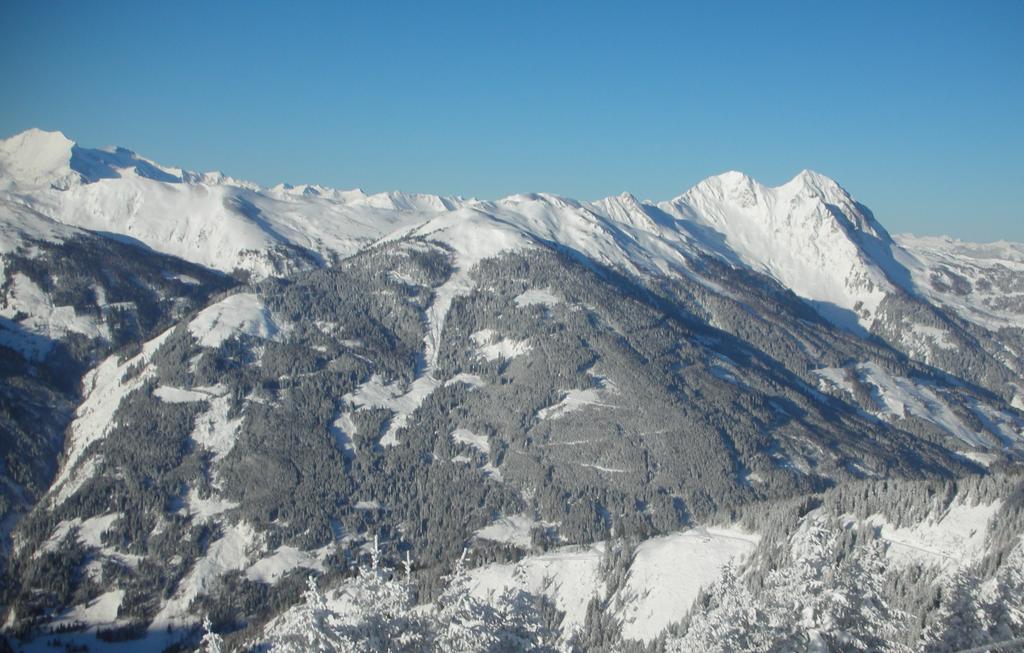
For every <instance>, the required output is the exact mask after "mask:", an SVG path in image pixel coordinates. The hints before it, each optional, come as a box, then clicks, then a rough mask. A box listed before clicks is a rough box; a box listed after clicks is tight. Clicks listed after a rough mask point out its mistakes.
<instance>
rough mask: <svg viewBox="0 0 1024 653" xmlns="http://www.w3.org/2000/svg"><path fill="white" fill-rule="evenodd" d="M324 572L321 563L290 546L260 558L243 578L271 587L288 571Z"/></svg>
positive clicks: (247, 570) (246, 571) (282, 547)
mask: <svg viewBox="0 0 1024 653" xmlns="http://www.w3.org/2000/svg"><path fill="white" fill-rule="evenodd" d="M299 567H301V568H303V569H313V570H315V571H318V572H321V573H322V572H323V571H324V566H323V563H322V562H320V561H319V560H317V559H316V558H315V557H313V556H312V555H310V554H309V553H307V552H305V551H301V550H299V549H296V548H295V547H291V546H281V547H278V549H277V550H276V551H274V552H273V553H272V554H270V555H268V556H266V557H264V558H261V559H260V560H258V561H257V562H255V563H254V564H253V565H251V566H250V567H249V568H248V569H246V570H245V577H246V578H248V579H249V580H254V581H259V582H261V583H267V584H270V585H273V584H274V583H276V582H277V581H279V580H281V577H282V576H284V575H285V574H287V573H288V572H289V571H292V570H293V569H297V568H299Z"/></svg>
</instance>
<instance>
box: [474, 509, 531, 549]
mask: <svg viewBox="0 0 1024 653" xmlns="http://www.w3.org/2000/svg"><path fill="white" fill-rule="evenodd" d="M536 524H537V522H535V521H534V520H533V519H531V518H529V517H527V516H526V515H511V516H509V517H501V518H499V519H497V520H495V521H494V523H492V524H488V525H487V526H484V527H483V528H481V529H479V530H478V531H476V533H474V534H473V535H474V536H475V537H476V538H478V539H481V540H490V541H491V542H503V543H505V544H511V545H513V546H516V547H519V548H520V549H529V548H530V545H531V543H532V539H531V537H530V531H531V530H533V527H534V526H535V525H536Z"/></svg>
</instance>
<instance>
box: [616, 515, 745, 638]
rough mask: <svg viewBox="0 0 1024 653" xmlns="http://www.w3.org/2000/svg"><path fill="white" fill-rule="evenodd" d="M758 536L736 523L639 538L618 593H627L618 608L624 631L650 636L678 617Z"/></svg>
mask: <svg viewBox="0 0 1024 653" xmlns="http://www.w3.org/2000/svg"><path fill="white" fill-rule="evenodd" d="M758 540H759V538H758V536H756V535H752V534H750V533H746V532H743V531H740V530H736V529H721V528H707V529H693V530H689V531H684V532H682V533H674V534H672V535H666V536H663V537H655V538H651V539H649V540H646V541H644V542H643V543H641V544H640V546H639V547H638V548H637V552H636V559H635V561H634V562H633V566H632V568H631V569H630V572H629V578H628V579H627V581H626V586H625V588H624V589H623V590H622V591H621V592H620V594H619V596H621V597H623V598H625V599H627V600H626V604H625V608H624V609H623V610H622V611H621V612H620V613H619V616H620V617H621V618H622V619H623V629H622V634H623V636H624V637H625V638H627V639H635V640H642V641H644V642H650V641H651V640H652V639H654V638H655V637H656V636H657V635H658V634H659V633H660V632H661V631H662V630H664V629H665V627H666V626H668V625H669V624H670V623H672V622H675V621H679V619H680V615H682V614H684V613H685V612H686V611H687V610H689V608H690V606H691V605H692V604H693V601H694V599H696V598H697V594H698V592H699V591H700V589H701V588H702V587H707V586H708V585H710V584H711V583H713V582H714V581H716V580H717V579H718V577H719V575H720V574H721V571H722V567H724V566H725V564H726V563H727V562H729V561H730V560H733V559H736V558H740V557H742V556H745V555H747V554H749V553H750V552H751V551H753V550H754V547H756V546H757V542H758ZM629 599H632V600H629Z"/></svg>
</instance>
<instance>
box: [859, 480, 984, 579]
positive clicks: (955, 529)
mask: <svg viewBox="0 0 1024 653" xmlns="http://www.w3.org/2000/svg"><path fill="white" fill-rule="evenodd" d="M1000 505H1001V503H1000V502H999V501H995V502H993V503H990V504H981V505H977V506H971V505H968V504H966V503H964V502H963V500H962V498H961V497H958V498H957V499H956V500H955V501H954V502H953V504H952V505H950V507H949V509H948V510H947V511H946V512H945V513H943V514H942V515H940V516H939V517H938V518H937V519H931V520H928V521H925V522H921V523H919V524H915V525H914V526H912V527H909V528H908V527H902V528H896V527H895V526H893V525H892V524H890V523H889V522H888V521H887V520H886V519H885V518H884V517H883V516H881V515H873V516H871V517H869V518H868V522H869V523H871V524H872V525H873V526H875V527H877V528H879V534H880V536H881V538H882V539H883V540H886V541H887V542H889V545H890V546H889V549H888V551H887V554H886V555H887V556H888V557H889V558H890V559H891V560H893V561H894V562H896V563H897V564H907V563H910V562H922V563H925V564H932V565H938V566H940V567H943V568H946V569H955V568H957V567H960V566H962V565H965V564H969V563H971V562H974V561H976V560H977V559H978V558H979V557H980V556H982V555H983V554H984V552H985V539H986V536H987V534H988V523H989V520H990V519H992V516H993V515H995V513H996V512H997V511H998V510H999V507H1000Z"/></svg>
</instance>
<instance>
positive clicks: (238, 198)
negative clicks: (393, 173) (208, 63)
mask: <svg viewBox="0 0 1024 653" xmlns="http://www.w3.org/2000/svg"><path fill="white" fill-rule="evenodd" d="M0 202H4V203H9V204H15V205H21V206H24V207H27V208H29V209H32V210H34V211H36V212H38V213H39V214H41V215H43V216H46V217H49V218H51V219H53V220H56V221H58V222H61V223H64V224H67V225H73V226H77V227H82V228H85V229H90V230H93V231H97V232H102V233H106V234H109V235H112V236H115V237H120V238H124V239H128V240H130V241H133V242H137V243H141V244H143V245H145V246H148V247H150V248H152V249H155V250H158V251H161V252H164V253H167V254H171V255H174V256H178V257H180V258H183V259H186V260H188V261H191V262H194V263H198V264H200V265H204V266H207V267H210V268H214V269H218V270H222V271H226V272H230V271H232V270H234V269H235V268H241V269H244V270H248V271H250V272H252V273H253V274H255V275H256V276H257V277H264V276H268V275H273V274H282V273H287V272H290V271H292V270H294V269H296V268H302V267H308V266H309V265H311V264H316V263H317V262H319V261H321V260H325V259H326V260H332V259H333V258H335V257H337V256H344V255H348V254H351V253H353V252H355V251H356V250H358V249H359V248H360V247H361V246H362V245H364V244H366V243H368V242H370V241H372V240H375V239H377V238H379V237H380V236H382V235H384V234H385V233H388V232H390V231H392V230H394V229H395V228H397V227H399V226H402V225H403V224H406V223H409V222H415V221H419V220H422V219H423V216H424V215H425V214H429V213H432V212H438V211H444V210H447V209H450V208H453V207H454V206H455V205H456V203H457V202H459V200H458V199H456V198H441V197H435V196H427V195H411V194H405V193H382V194H379V195H366V194H365V193H362V192H361V191H347V192H346V191H334V190H332V189H323V188H319V187H314V186H303V187H299V188H292V187H286V186H278V187H275V188H273V189H261V188H259V187H258V186H257V185H255V184H252V183H248V182H242V181H238V180H235V179H232V178H230V177H226V176H224V175H222V174H220V173H202V174H200V173H193V172H189V171H184V170H181V169H178V168H169V167H162V166H159V165H157V164H155V163H153V162H152V161H148V160H146V159H142V158H140V157H138V156H137V155H136V154H134V153H133V152H131V151H129V150H125V149H123V148H117V149H113V150H94V149H85V148H81V147H79V146H78V145H76V144H75V143H73V142H72V141H70V140H69V139H67V138H66V137H64V135H63V134H60V133H57V132H43V131H39V130H29V131H27V132H24V133H22V134H18V135H16V136H13V137H11V138H9V139H7V140H4V141H0ZM5 213H6V212H5Z"/></svg>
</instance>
